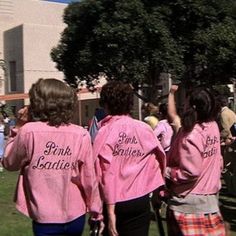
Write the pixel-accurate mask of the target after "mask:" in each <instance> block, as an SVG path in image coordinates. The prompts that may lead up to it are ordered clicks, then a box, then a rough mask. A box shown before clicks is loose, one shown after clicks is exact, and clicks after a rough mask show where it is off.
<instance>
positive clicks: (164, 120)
mask: <svg viewBox="0 0 236 236" xmlns="http://www.w3.org/2000/svg"><path fill="white" fill-rule="evenodd" d="M158 115H159V116H158V117H159V122H158V124H157V125H156V127H155V128H154V133H155V135H156V136H157V138H158V139H159V141H160V143H161V145H162V147H163V149H164V151H165V152H166V153H167V152H168V151H169V149H170V145H171V140H172V136H173V133H174V132H173V128H172V127H171V125H170V122H169V118H168V114H167V104H166V103H162V104H161V105H160V106H159V113H158Z"/></svg>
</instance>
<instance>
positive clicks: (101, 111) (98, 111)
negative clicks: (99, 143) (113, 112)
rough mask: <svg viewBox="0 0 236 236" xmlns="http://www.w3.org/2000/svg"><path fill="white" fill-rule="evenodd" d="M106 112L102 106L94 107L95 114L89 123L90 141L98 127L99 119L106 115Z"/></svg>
mask: <svg viewBox="0 0 236 236" xmlns="http://www.w3.org/2000/svg"><path fill="white" fill-rule="evenodd" d="M106 115H107V114H106V112H105V110H104V109H103V108H96V109H95V114H94V116H93V118H92V120H91V122H90V124H89V134H90V136H91V140H92V143H93V142H94V139H95V137H96V135H97V132H98V130H99V128H100V123H99V122H100V121H101V120H103V119H104V118H105V117H106Z"/></svg>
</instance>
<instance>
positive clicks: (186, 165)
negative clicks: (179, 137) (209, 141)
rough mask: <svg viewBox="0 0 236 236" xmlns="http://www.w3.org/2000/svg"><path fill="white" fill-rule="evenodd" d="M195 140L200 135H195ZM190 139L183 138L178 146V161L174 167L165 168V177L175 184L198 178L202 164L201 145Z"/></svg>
mask: <svg viewBox="0 0 236 236" xmlns="http://www.w3.org/2000/svg"><path fill="white" fill-rule="evenodd" d="M194 139H195V140H197V139H200V137H197V136H195V137H194ZM201 145H202V144H200V142H199V143H198V144H196V143H195V142H194V141H193V140H192V139H190V138H187V139H184V140H183V142H182V144H181V145H180V147H179V155H180V157H179V163H178V166H176V167H167V168H166V177H167V178H168V179H170V180H171V181H173V182H175V183H176V184H181V183H190V182H194V181H196V180H197V179H198V177H199V176H200V174H201V170H202V164H203V155H202V151H200V150H203V147H201Z"/></svg>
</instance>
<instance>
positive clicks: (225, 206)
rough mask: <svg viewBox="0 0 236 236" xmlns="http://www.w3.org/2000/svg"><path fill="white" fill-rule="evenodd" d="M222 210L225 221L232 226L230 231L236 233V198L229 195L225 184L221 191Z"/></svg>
mask: <svg viewBox="0 0 236 236" xmlns="http://www.w3.org/2000/svg"><path fill="white" fill-rule="evenodd" d="M220 209H221V213H222V215H223V218H224V220H225V221H227V222H228V223H229V224H230V230H231V231H232V232H236V196H232V195H230V194H228V193H227V189H226V187H225V185H224V184H223V186H222V189H221V191H220Z"/></svg>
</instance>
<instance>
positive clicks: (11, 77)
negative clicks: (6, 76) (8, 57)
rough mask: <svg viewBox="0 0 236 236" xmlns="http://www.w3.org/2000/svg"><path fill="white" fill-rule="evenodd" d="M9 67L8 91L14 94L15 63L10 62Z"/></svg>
mask: <svg viewBox="0 0 236 236" xmlns="http://www.w3.org/2000/svg"><path fill="white" fill-rule="evenodd" d="M9 64H10V67H9V72H10V91H11V92H14V91H16V62H15V61H10V63H9Z"/></svg>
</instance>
